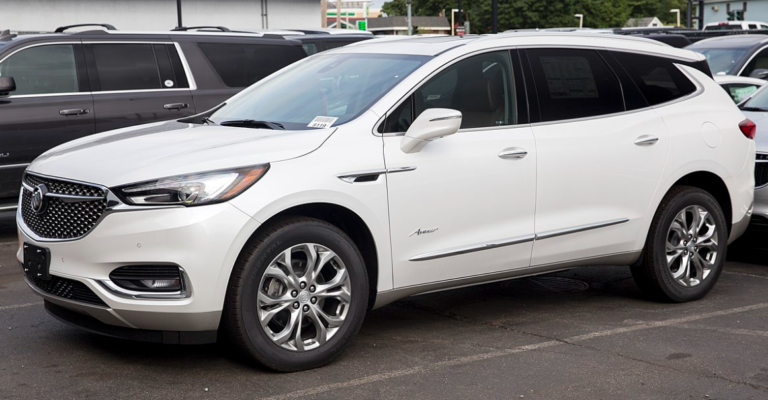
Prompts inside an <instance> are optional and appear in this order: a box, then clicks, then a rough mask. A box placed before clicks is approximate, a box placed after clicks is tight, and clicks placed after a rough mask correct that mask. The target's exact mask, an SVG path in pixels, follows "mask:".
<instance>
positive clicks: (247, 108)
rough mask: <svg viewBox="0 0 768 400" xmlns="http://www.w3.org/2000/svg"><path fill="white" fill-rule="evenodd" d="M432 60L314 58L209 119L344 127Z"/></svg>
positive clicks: (241, 96) (291, 126)
mask: <svg viewBox="0 0 768 400" xmlns="http://www.w3.org/2000/svg"><path fill="white" fill-rule="evenodd" d="M428 59H429V57H426V56H412V55H392V54H359V53H354V54H321V55H316V56H314V57H313V58H311V59H308V60H306V61H303V62H299V63H298V64H296V65H294V66H292V67H289V69H288V70H286V71H283V72H280V73H278V75H275V76H273V77H271V78H267V79H266V80H263V81H261V83H258V84H256V85H255V86H252V87H251V88H249V89H246V90H245V91H244V92H242V93H241V94H239V95H237V96H236V97H234V98H232V99H230V100H229V101H228V102H227V104H226V105H225V106H224V107H222V108H221V109H219V110H217V111H216V112H214V113H213V114H211V116H210V119H211V120H212V121H213V122H214V123H219V124H221V123H226V122H227V121H234V120H240V121H242V120H251V121H264V122H270V123H273V124H279V125H280V126H283V127H285V129H288V130H299V129H315V128H327V127H331V126H337V125H341V124H344V123H346V122H349V121H351V120H353V119H355V118H357V116H359V115H360V114H362V113H363V112H364V111H366V110H367V109H368V108H370V106H371V105H373V103H374V102H376V101H377V100H378V99H379V98H381V97H382V96H383V95H384V94H385V93H387V92H388V91H389V90H390V89H392V88H393V87H394V86H395V85H397V84H398V83H399V82H401V81H402V80H403V79H404V78H405V77H407V76H408V75H409V74H410V73H411V72H413V71H414V70H416V69H417V68H418V67H419V66H421V65H422V64H423V63H425V62H426V61H427V60H428ZM309 125H312V126H311V127H310V126H309Z"/></svg>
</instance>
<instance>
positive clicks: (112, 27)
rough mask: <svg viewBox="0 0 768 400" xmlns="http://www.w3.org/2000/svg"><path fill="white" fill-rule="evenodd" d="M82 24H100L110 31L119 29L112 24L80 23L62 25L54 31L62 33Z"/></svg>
mask: <svg viewBox="0 0 768 400" xmlns="http://www.w3.org/2000/svg"><path fill="white" fill-rule="evenodd" d="M82 26H100V27H102V28H104V29H106V30H108V31H116V30H117V28H115V27H114V25H110V24H78V25H67V26H60V27H58V28H56V30H55V31H53V32H54V33H62V32H64V31H66V30H67V29H70V28H80V27H82Z"/></svg>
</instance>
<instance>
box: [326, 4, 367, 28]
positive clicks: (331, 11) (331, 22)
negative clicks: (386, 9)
mask: <svg viewBox="0 0 768 400" xmlns="http://www.w3.org/2000/svg"><path fill="white" fill-rule="evenodd" d="M370 4H371V2H370V1H356V0H349V1H345V0H341V1H338V2H337V1H328V2H327V9H326V12H325V18H326V19H325V25H324V26H326V27H328V28H340V29H358V27H357V21H364V20H365V19H366V15H365V13H366V11H367V12H368V16H367V17H368V18H369V19H370V18H378V17H379V15H380V14H381V9H380V8H371V7H370ZM339 5H340V6H341V12H339V9H338V8H337V7H338V6H339ZM337 14H339V15H340V18H337ZM339 22H340V23H339ZM337 25H338V26H337Z"/></svg>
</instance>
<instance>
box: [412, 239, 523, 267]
mask: <svg viewBox="0 0 768 400" xmlns="http://www.w3.org/2000/svg"><path fill="white" fill-rule="evenodd" d="M535 238H536V235H526V236H519V237H516V238H509V239H502V240H499V241H495V242H491V243H479V244H473V245H469V246H462V247H455V248H452V249H448V250H440V251H433V252H429V253H424V254H419V255H418V256H415V257H411V259H410V260H408V261H427V260H434V259H436V258H443V257H451V256H457V255H459V254H467V253H473V252H476V251H482V250H490V249H495V248H498V247H504V246H512V245H515V244H521V243H527V242H532V241H533V240H534V239H535Z"/></svg>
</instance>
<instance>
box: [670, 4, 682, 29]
mask: <svg viewBox="0 0 768 400" xmlns="http://www.w3.org/2000/svg"><path fill="white" fill-rule="evenodd" d="M669 12H671V13H674V14H677V25H675V26H676V27H678V28H679V27H680V9H679V8H673V9H671V10H669Z"/></svg>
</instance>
